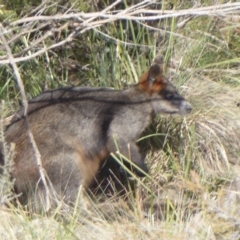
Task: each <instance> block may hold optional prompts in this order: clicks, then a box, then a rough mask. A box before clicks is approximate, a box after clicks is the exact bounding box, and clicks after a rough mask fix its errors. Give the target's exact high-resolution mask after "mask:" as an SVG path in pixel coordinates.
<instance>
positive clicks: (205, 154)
mask: <svg viewBox="0 0 240 240" xmlns="http://www.w3.org/2000/svg"><path fill="white" fill-rule="evenodd" d="M165 3H166V1H165ZM204 3H205V4H206V1H204ZM230 4H231V3H228V5H229V6H231V5H230ZM183 5H184V4H183ZM183 5H181V4H179V6H180V8H183ZM209 5H210V3H209ZM148 6H149V5H148V3H147V2H144V4H143V5H141V9H140V10H139V9H138V10H137V9H135V10H136V11H138V13H145V12H146V11H145V10H144V8H145V7H148ZM224 6H225V8H224V9H225V10H221V11H220V10H219V9H218V11H216V12H214V11H212V10H211V9H213V8H216V6H211V7H210V8H208V7H207V6H202V7H201V8H199V9H198V8H196V6H195V7H192V9H187V10H184V9H183V10H181V11H179V12H178V15H179V16H181V17H179V18H174V16H176V14H175V12H174V11H173V10H171V11H170V10H169V11H165V13H166V15H165V16H164V15H159V12H160V10H158V11H154V10H152V11H151V12H150V11H148V13H151V14H153V15H152V16H153V17H154V16H155V15H156V14H158V15H159V17H161V18H163V19H164V21H165V22H164V23H163V22H160V24H159V25H154V24H153V25H151V22H144V21H142V22H139V21H140V20H141V19H138V18H136V19H135V20H136V21H137V22H138V24H139V25H138V27H139V26H140V25H141V26H143V25H146V23H149V25H147V29H148V30H149V31H150V32H147V33H146V32H144V31H143V30H142V29H140V30H141V31H142V32H141V31H140V30H139V31H138V32H141V34H142V35H141V34H139V35H136V36H135V35H134V27H132V28H130V30H129V31H130V32H131V34H132V35H133V36H131V37H132V39H134V40H132V39H131V41H132V42H131V41H130V40H129V39H125V38H124V37H123V38H121V36H119V35H116V33H118V32H119V30H118V27H119V26H121V27H122V25H121V24H120V23H119V25H118V26H117V27H116V26H115V25H114V24H113V25H108V32H105V30H104V28H101V27H100V26H99V25H97V24H101V25H102V26H104V24H105V23H106V22H110V20H111V21H112V20H116V19H110V14H105V13H102V12H100V11H99V12H96V13H94V14H92V15H87V14H85V15H84V13H79V14H78V15H77V16H78V17H81V16H85V19H84V21H82V23H84V24H83V25H84V27H83V29H82V31H88V30H89V28H90V27H89V24H87V23H90V22H91V23H92V25H91V28H93V34H96V35H97V34H99V35H101V36H104V37H105V38H106V39H107V41H110V40H109V39H111V41H112V42H113V47H108V48H107V50H106V49H105V48H102V45H99V46H98V45H97V44H98V43H95V42H94V43H93V45H91V46H90V47H89V48H90V50H91V51H92V49H95V48H94V47H99V49H100V50H99V49H98V50H99V51H98V52H97V54H95V55H93V56H92V59H93V63H92V66H90V67H89V69H88V70H89V72H90V73H91V74H92V75H91V76H92V79H93V80H94V81H95V80H96V85H101V84H102V83H103V84H102V85H106V84H107V83H108V82H107V79H108V77H109V75H107V74H109V72H110V70H111V67H112V68H113V69H114V71H113V75H114V81H115V82H114V84H115V85H116V86H117V87H121V86H122V85H123V83H124V82H125V81H126V76H127V77H128V81H129V82H134V81H135V80H136V79H135V78H136V76H137V74H138V73H140V72H142V71H143V69H142V68H143V66H146V65H147V64H148V60H146V56H148V55H149V52H150V56H154V55H155V54H157V53H158V52H159V51H162V52H163V53H164V54H165V61H166V69H167V70H168V71H169V75H172V76H173V81H174V83H175V84H176V85H178V86H179V88H180V91H182V92H183V94H184V95H185V96H186V98H187V99H188V100H189V102H190V103H191V104H192V105H193V109H194V110H193V113H192V114H191V115H189V116H187V117H186V118H179V117H172V116H165V117H161V118H160V119H157V120H156V122H155V124H154V126H153V127H152V129H151V130H150V133H151V134H155V135H156V136H155V137H150V138H147V140H146V139H145V140H144V141H143V148H144V147H145V145H150V149H151V151H149V152H148V154H147V162H148V164H149V166H150V168H151V171H150V176H151V179H143V182H144V184H145V185H146V186H147V188H148V189H151V191H148V190H147V188H145V187H143V186H142V185H141V184H139V183H137V188H136V197H135V198H133V197H132V195H131V194H129V196H128V197H127V199H128V200H123V199H122V198H119V197H116V196H113V197H112V198H107V199H106V200H105V201H104V202H101V203H100V202H98V201H95V200H92V199H90V200H88V201H87V203H86V204H84V206H82V207H80V209H78V208H76V209H72V208H70V207H69V208H67V209H64V210H63V209H61V208H59V209H56V210H55V211H53V212H51V213H48V214H46V213H43V214H42V215H37V214H33V213H29V212H28V211H27V210H25V208H24V206H10V207H9V208H4V207H2V208H1V209H0V214H1V219H0V239H116V240H121V239H153V240H154V239H164V240H165V239H176V240H178V239H179V240H184V239H186V240H187V239H196V240H198V239H199V240H201V239H204V240H205V239H211V240H215V239H219V240H221V239H227V240H235V239H240V220H239V212H240V180H239V179H240V178H239V171H240V137H239V136H240V106H239V105H240V94H239V92H240V82H239V77H240V72H239V56H240V55H239V54H240V43H239V40H238V39H240V36H239V26H240V25H239V24H240V22H239V3H233V5H232V10H231V11H232V12H231V11H226V4H225V5H224ZM229 6H228V7H229ZM46 9H48V8H47V7H46ZM49 9H50V7H49ZM122 11H124V10H122ZM136 11H133V12H132V13H131V14H130V13H128V12H122V13H124V14H123V15H122V16H121V18H122V19H129V18H133V17H134V16H138V15H134V14H137V13H136ZM161 11H162V9H161ZM204 11H205V12H204ZM109 13H110V10H109ZM203 13H204V14H203ZM76 14H77V13H76ZM97 14H100V15H97ZM104 14H105V15H104ZM154 14H155V15H154ZM189 14H190V15H192V14H194V17H193V18H192V17H189V16H190V15H189ZM200 14H202V15H204V16H199V15H200ZM219 14H220V15H219ZM103 15H104V16H103ZM197 15H198V16H197ZM97 16H98V17H97ZM139 16H140V15H139ZM144 16H145V15H144ZM219 16H220V17H219ZM39 17H41V15H40V16H39ZM104 17H106V19H104ZM36 18H37V16H35V18H34V19H35V20H36ZM49 18H51V16H49ZM49 18H46V17H42V21H43V22H42V24H43V23H44V22H45V23H46V24H50V23H51V24H52V22H51V21H49ZM55 18H57V17H56V16H55ZM65 18H71V19H72V17H71V16H70V13H67V14H66V16H65ZM27 20H28V21H29V24H33V25H34V24H35V22H34V21H35V20H34V21H32V22H31V21H30V20H31V19H30V20H29V19H28V18H27V17H26V18H24V19H22V22H23V21H27ZM145 20H146V19H145ZM76 22H77V21H75V20H74V19H73V20H72V22H71V27H72V26H74V23H76ZM18 23H19V21H18V20H14V21H13V22H12V24H10V25H8V26H7V27H5V29H6V30H9V41H10V40H11V37H14V36H15V37H17V40H19V39H21V41H22V38H21V37H22V36H21V34H20V35H19V33H16V35H14V34H12V31H10V30H12V28H13V26H15V25H16V24H18ZM14 24H15V25H14ZM59 24H60V25H59V27H62V26H65V25H64V24H65V22H61V21H59ZM78 24H79V23H78ZM131 24H132V22H131ZM131 24H130V23H129V25H131ZM24 26H25V27H26V28H27V25H24ZM41 26H42V25H41ZM39 27H40V25H39ZM67 27H68V26H65V28H64V29H65V30H66V29H67ZM88 27H89V28H88ZM74 31H75V28H71V31H70V32H68V34H69V35H67V36H66V37H65V38H63V37H62V36H61V37H60V38H55V39H54V41H52V42H51V41H50V44H49V45H48V46H47V48H45V46H44V44H45V42H44V41H43V42H38V41H36V42H35V44H36V45H31V43H30V42H24V43H25V44H26V45H23V46H21V48H20V49H18V51H19V52H18V51H17V52H16V53H14V54H18V55H16V56H17V58H16V59H17V61H23V62H24V61H25V60H26V59H25V58H33V57H34V58H35V56H34V53H35V54H41V53H43V54H45V55H44V56H45V58H46V59H48V61H47V63H46V62H43V63H44V64H46V65H47V69H46V68H45V65H44V64H43V63H42V62H41V60H39V59H36V63H37V66H39V68H40V70H41V67H42V65H43V66H44V68H42V71H43V73H44V74H45V75H44V74H43V76H45V77H46V78H49V76H51V77H52V79H51V81H53V79H55V77H53V75H54V74H55V69H54V68H52V67H51V65H50V64H49V62H51V61H50V60H49V55H48V52H47V49H48V50H49V49H54V48H55V47H56V46H57V44H62V45H64V44H66V43H67V42H68V40H69V39H71V38H72V36H75V35H74V34H76V32H74ZM121 31H123V30H121ZM121 31H120V32H121ZM36 32H37V33H39V35H37V36H38V37H40V38H41V37H43V36H44V37H46V38H44V39H48V38H49V36H47V35H44V34H43V33H42V32H41V28H39V29H37V30H36ZM40 33H41V34H40ZM125 33H127V31H125ZM28 34H29V33H28ZM59 34H60V33H59ZM144 34H145V35H144ZM120 35H121V34H120ZM122 35H123V36H124V34H122ZM26 36H28V37H29V35H26ZM59 36H60V35H59ZM76 36H77V34H76ZM84 36H85V35H84ZM88 37H89V36H88ZM95 37H96V36H95ZM90 38H91V37H89V39H90ZM105 38H104V41H105ZM29 39H30V38H29ZM49 39H51V38H49ZM86 39H88V38H87V37H86ZM96 39H97V40H96V42H98V41H99V42H100V40H99V39H101V40H102V39H103V38H97V37H96ZM136 39H141V40H142V39H143V42H144V41H146V42H144V44H143V42H141V41H140V42H138V41H137V40H136ZM146 39H150V40H146ZM51 40H52V39H51ZM19 41H20V40H19ZM29 41H30V40H29ZM116 42H117V43H116ZM94 44H95V45H94ZM104 44H106V42H103V45H104ZM107 44H109V42H107ZM114 44H116V45H114ZM29 46H31V47H34V46H35V48H32V49H31V47H29ZM75 46H76V45H75ZM126 46H131V47H129V48H127V47H126ZM26 48H27V49H28V48H30V49H31V51H33V52H34V53H33V52H32V54H29V55H28V56H26V55H25V50H26ZM102 49H105V50H106V54H105V53H103V52H104V51H105V50H104V51H102ZM146 49H147V50H146ZM148 51H149V52H148ZM69 52H70V51H69ZM135 52H136V53H135ZM0 53H1V52H0ZM68 54H69V55H71V54H70V53H68ZM101 54H102V55H101ZM104 54H105V55H104ZM131 54H132V55H131ZM134 54H135V55H134ZM1 55H2V56H1V58H0V63H5V62H8V61H9V60H8V59H7V57H6V54H5V53H3V54H1ZM53 55H54V54H53ZM14 56H15V55H14ZM71 56H72V55H71ZM108 58H110V60H109V61H108V60H106V59H108ZM50 59H51V60H52V59H53V61H55V60H54V58H53V57H52V58H50ZM111 59H114V60H115V61H116V64H115V65H114V66H112V65H111V64H112V62H111ZM103 60H104V61H103ZM32 63H33V62H29V63H28V64H29V66H30V67H29V68H31V67H32V66H35V65H30V64H32ZM54 63H56V62H54ZM62 63H63V61H62V60H61V64H62ZM41 64H42V65H41ZM103 64H105V65H103ZM63 66H64V64H63ZM109 66H110V67H109ZM119 66H120V67H119ZM108 67H109V68H108ZM22 68H23V70H24V65H22ZM81 68H82V69H83V68H84V69H87V68H88V65H85V66H84V67H82V66H81ZM103 68H104V69H103ZM105 68H106V69H105ZM99 69H100V70H99ZM28 70H29V69H28ZM117 70H119V71H117ZM84 71H85V70H84ZM84 71H83V72H84ZM3 72H4V71H3ZM7 72H9V69H8V70H7ZM49 72H50V73H51V74H53V75H51V74H49ZM56 72H57V71H56ZM122 72H124V74H125V75H124V74H123V73H122ZM20 73H21V74H25V72H24V71H21V72H20ZM31 73H32V72H31V71H30V73H29V75H30V76H31V77H30V79H31V81H32V75H31ZM40 73H41V72H40ZM99 73H101V74H100V75H101V76H100V77H99V76H98V75H99ZM1 74H2V72H1ZM84 74H85V72H84ZM104 74H106V75H104ZM121 74H122V75H121ZM2 76H4V77H5V72H4V73H3V74H2ZM7 76H9V75H7ZM75 76H76V75H74V78H75ZM11 77H12V76H11ZM58 77H59V76H58ZM70 77H71V76H69V78H70ZM87 77H89V75H88V76H87ZM38 78H39V77H38ZM38 78H37V80H36V81H39V82H41V79H38ZM116 78H119V81H118V82H116V80H115V79H116ZM51 81H49V83H51ZM59 81H60V80H59ZM75 81H76V80H75ZM91 81H92V80H91ZM104 81H105V82H104ZM32 82H33V81H32ZM39 82H38V86H40V83H39ZM53 82H54V81H53ZM66 82H67V81H66V80H63V81H62V82H61V83H62V85H64V84H66ZM24 83H25V85H27V84H26V83H27V81H26V80H25V82H24ZM67 83H68V82H67ZM110 83H111V84H113V82H111V81H110ZM8 84H9V85H8ZM8 84H6V83H4V84H3V85H1V86H3V89H8V90H7V94H6V95H4V96H6V97H5V99H7V100H9V99H10V100H9V102H11V101H13V99H15V98H16V99H17V97H16V96H17V94H16V96H15V95H14V94H13V93H15V91H16V90H14V91H13V90H12V89H13V88H12V85H11V84H12V81H10V80H9V81H8ZM41 84H42V82H41ZM94 84H95V82H94ZM50 85H51V84H50ZM51 86H52V85H51ZM14 89H15V88H14ZM11 90H12V91H11ZM38 90H39V89H37V91H38ZM37 91H36V92H31V94H30V95H36V94H37V93H38V92H37ZM3 92H4V90H3ZM11 95H14V97H12V98H11V97H9V96H11ZM6 105H7V107H8V108H7V110H6V112H7V113H9V112H13V107H12V105H11V104H8V103H7V104H6ZM9 106H11V107H9ZM2 115H3V114H2ZM4 115H5V113H4ZM162 133H164V135H161V136H158V134H162ZM140 144H142V143H140ZM141 146H142V145H141ZM148 150H149V148H148ZM2 197H3V196H2Z"/></svg>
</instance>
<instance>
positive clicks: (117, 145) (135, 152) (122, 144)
mask: <svg viewBox="0 0 240 240" xmlns="http://www.w3.org/2000/svg"><path fill="white" fill-rule="evenodd" d="M108 151H110V152H113V153H115V154H116V153H117V155H118V156H120V154H122V155H124V156H125V157H126V158H128V159H129V160H131V161H132V162H133V163H134V164H136V165H137V167H138V168H140V169H141V170H139V169H137V168H136V167H134V166H130V164H128V163H124V164H125V165H126V166H128V167H129V168H132V169H133V170H134V172H135V173H136V174H137V175H138V176H139V177H144V176H145V174H144V173H148V171H149V170H148V167H147V165H146V164H145V162H144V158H143V156H142V155H141V154H140V152H139V148H138V146H137V145H136V144H135V143H133V142H130V143H128V142H126V141H124V140H123V139H117V140H116V141H111V142H110V143H109V144H108ZM119 152H120V154H119Z"/></svg>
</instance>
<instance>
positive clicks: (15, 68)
mask: <svg viewBox="0 0 240 240" xmlns="http://www.w3.org/2000/svg"><path fill="white" fill-rule="evenodd" d="M0 30H1V32H4V28H3V26H2V24H1V23H0ZM0 37H1V40H2V43H3V45H4V47H5V49H6V52H7V55H8V58H9V62H10V64H11V66H12V68H13V71H14V74H15V78H16V81H17V84H18V86H19V89H20V93H21V97H22V104H23V108H24V117H25V123H26V127H27V131H28V136H29V138H30V142H31V144H32V147H33V150H34V153H35V158H36V161H37V165H38V170H39V174H40V177H41V179H42V182H43V185H44V188H45V191H46V211H48V210H49V209H50V207H51V206H50V191H49V188H48V185H47V181H46V178H45V174H44V169H43V166H42V160H41V154H40V152H39V150H38V147H37V144H36V142H35V140H34V137H33V134H32V131H31V128H30V123H29V121H28V118H27V109H28V101H27V97H26V94H25V90H24V85H23V82H22V79H21V76H20V73H19V70H18V66H17V64H16V62H15V60H14V58H13V55H12V52H11V49H10V47H9V45H8V44H7V41H6V39H5V37H4V35H3V34H2V35H0Z"/></svg>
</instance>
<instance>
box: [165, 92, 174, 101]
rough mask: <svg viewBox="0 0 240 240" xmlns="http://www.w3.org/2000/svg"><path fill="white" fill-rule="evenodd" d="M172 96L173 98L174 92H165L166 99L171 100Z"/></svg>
mask: <svg viewBox="0 0 240 240" xmlns="http://www.w3.org/2000/svg"><path fill="white" fill-rule="evenodd" d="M173 98H174V94H173V93H167V94H166V99H168V100H171V99H173Z"/></svg>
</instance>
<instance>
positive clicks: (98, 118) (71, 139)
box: [0, 57, 192, 203]
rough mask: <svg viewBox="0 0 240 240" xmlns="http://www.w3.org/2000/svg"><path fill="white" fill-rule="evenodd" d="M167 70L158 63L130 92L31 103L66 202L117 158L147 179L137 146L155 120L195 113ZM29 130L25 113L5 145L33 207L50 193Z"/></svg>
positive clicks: (82, 93) (75, 91)
mask: <svg viewBox="0 0 240 240" xmlns="http://www.w3.org/2000/svg"><path fill="white" fill-rule="evenodd" d="M161 64H162V60H161V58H159V57H158V58H156V59H155V61H154V63H153V65H152V66H151V67H150V69H149V70H148V71H147V72H146V73H145V74H144V75H143V76H142V77H141V79H140V81H139V83H138V84H136V85H134V86H132V87H129V88H128V89H125V90H113V89H109V88H90V87H89V88H87V87H69V88H60V89H56V90H51V91H46V92H44V93H42V94H41V95H39V96H37V97H35V98H33V99H32V100H31V101H29V107H28V113H27V115H28V121H29V123H30V126H31V131H32V133H33V136H34V139H35V141H36V144H37V147H38V149H39V151H40V154H41V159H42V164H43V168H44V169H45V171H46V174H47V176H48V178H49V179H50V180H51V183H52V185H53V187H54V188H55V190H56V191H57V193H58V194H59V195H60V196H61V197H64V201H66V202H67V203H71V202H74V201H75V200H76V196H77V193H78V191H79V187H80V185H82V186H83V187H84V188H87V187H88V186H89V185H90V184H91V182H92V181H93V179H94V178H95V176H96V174H97V172H98V170H99V166H100V164H101V163H102V162H103V161H104V159H106V158H108V157H109V155H110V154H111V153H115V154H118V153H119V152H120V153H121V154H123V155H125V156H126V157H127V158H129V159H131V161H132V162H133V163H134V164H136V166H138V167H139V168H140V169H141V170H142V171H139V170H137V169H135V170H134V168H133V170H134V171H135V172H136V174H137V175H139V176H142V175H144V174H143V172H147V171H148V168H147V166H146V164H145V163H144V158H143V157H142V156H141V154H140V152H139V149H138V147H137V146H136V144H135V142H136V140H137V139H138V138H139V136H140V135H141V133H142V132H143V131H144V130H145V129H146V128H147V127H148V125H149V124H150V123H151V120H152V117H153V115H154V114H159V113H169V114H180V115H183V114H187V113H189V112H191V109H192V107H191V105H190V104H189V103H188V102H187V101H186V100H185V99H184V98H183V97H182V96H181V95H180V94H179V93H178V92H177V90H176V88H175V87H174V86H173V85H172V83H171V82H170V81H169V80H168V79H167V78H165V77H164V76H163V72H162V67H161ZM26 126H27V125H26V121H25V117H24V111H23V109H21V110H20V111H19V112H17V113H16V115H15V116H14V118H13V119H12V122H11V123H10V124H9V126H8V127H7V128H6V131H5V141H6V143H11V142H13V143H14V144H15V154H14V167H13V170H12V177H13V178H15V179H16V180H15V190H16V192H17V193H22V194H23V195H22V196H23V198H25V200H26V201H28V198H32V199H34V196H36V193H37V192H44V191H43V184H42V183H41V178H40V175H39V169H38V166H37V162H36V160H35V153H34V150H33V147H32V144H31V142H30V140H29V137H28V133H27V127H26ZM116 146H117V147H116ZM0 162H2V164H3V163H4V157H3V156H2V159H1V160H0ZM29 195H30V196H29Z"/></svg>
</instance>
